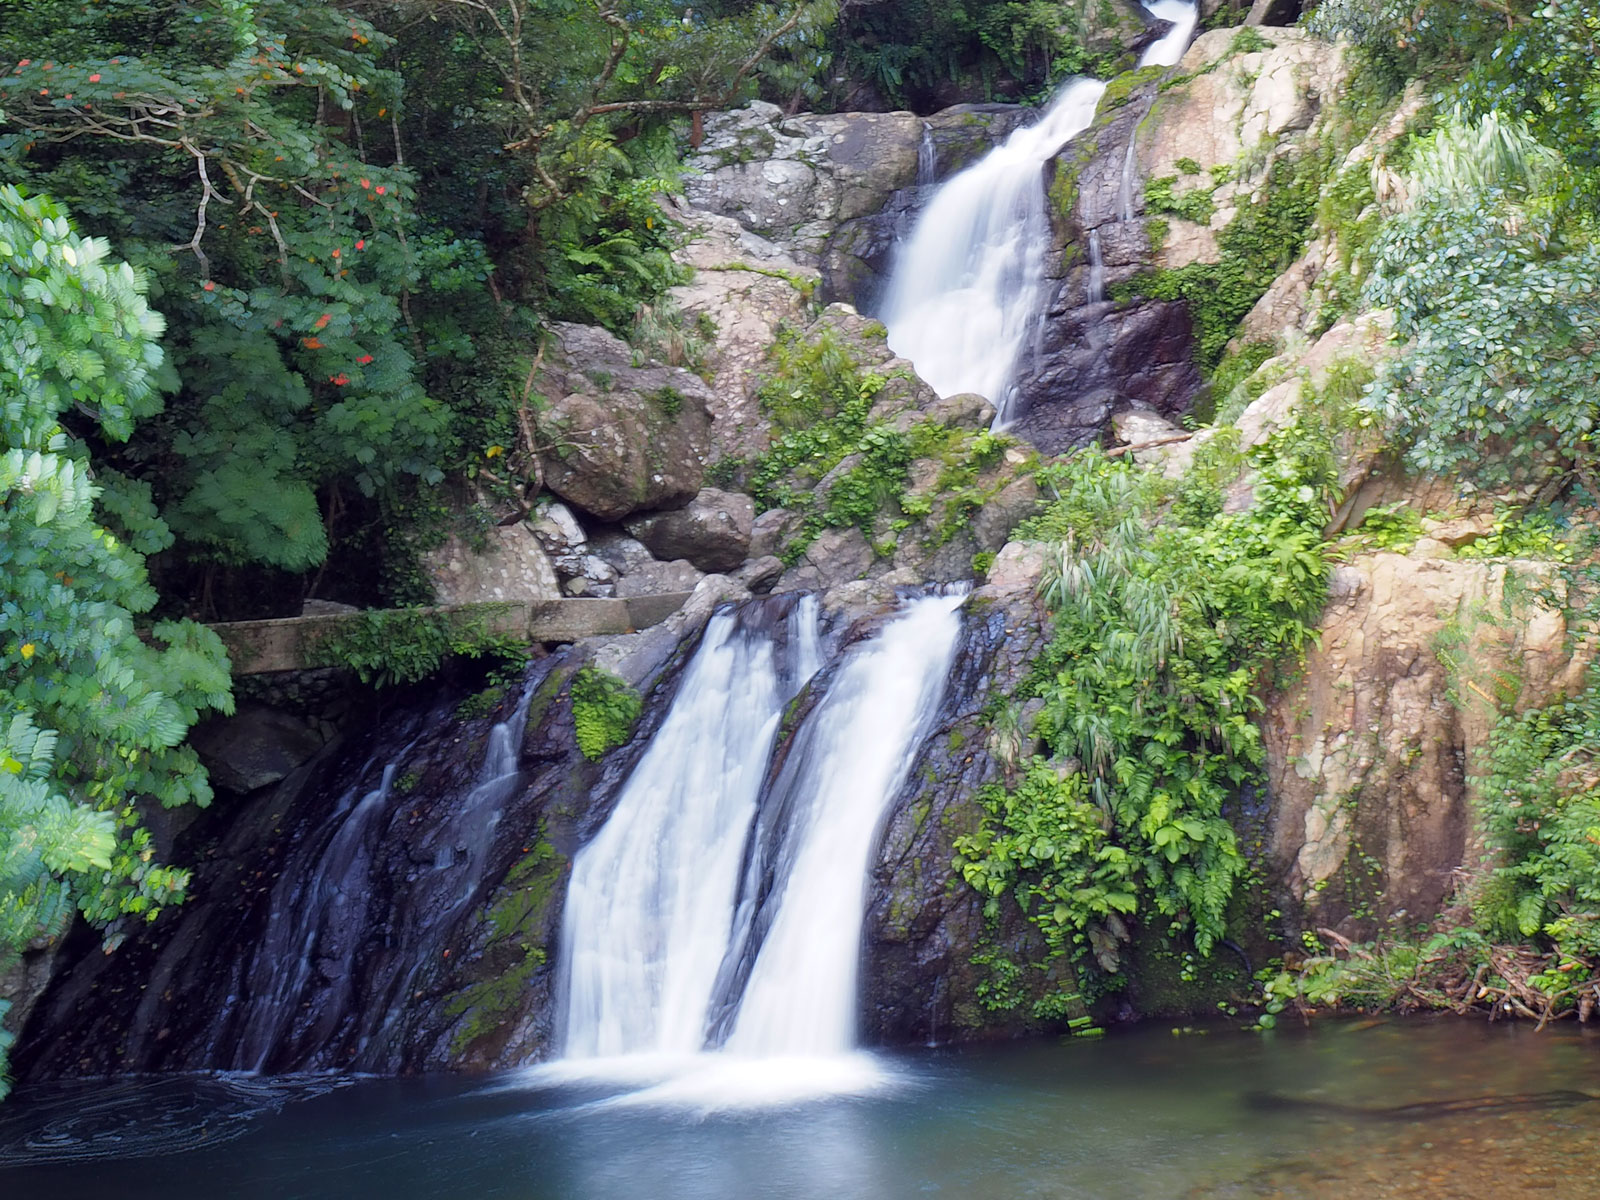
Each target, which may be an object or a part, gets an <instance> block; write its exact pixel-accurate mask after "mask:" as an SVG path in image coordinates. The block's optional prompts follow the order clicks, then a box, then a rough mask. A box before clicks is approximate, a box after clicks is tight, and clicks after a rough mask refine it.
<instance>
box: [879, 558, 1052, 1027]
mask: <svg viewBox="0 0 1600 1200" xmlns="http://www.w3.org/2000/svg"><path fill="white" fill-rule="evenodd" d="M1019 550H1020V548H1019ZM1012 557H1015V555H1013V556H1012ZM1034 575H1035V572H1034V571H1033V570H1030V569H1022V570H1020V571H1018V572H1012V573H1009V574H1006V575H1005V576H1004V577H1005V579H1006V580H1007V582H1005V583H1003V584H1002V585H1001V586H998V587H996V586H992V585H991V586H989V587H985V588H981V589H979V590H978V591H977V592H976V593H974V595H973V599H972V600H971V601H969V605H968V609H969V615H968V616H967V618H966V623H965V628H964V630H963V633H962V642H961V647H960V649H959V651H958V652H957V656H956V662H955V665H954V666H953V667H952V668H951V672H950V681H949V684H948V686H947V687H946V690H945V696H944V700H943V702H942V705H941V708H940V711H939V716H938V720H937V721H936V723H935V725H934V728H933V733H932V734H931V736H930V737H929V738H928V740H927V741H926V742H925V743H924V745H923V747H922V750H921V752H920V753H919V755H918V757H917V760H916V762H915V764H914V765H913V767H912V770H911V776H910V778H909V780H908V781H907V783H906V785H905V787H904V789H903V790H902V793H901V795H900V797H899V799H898V800H897V801H896V803H895V806H894V808H893V810H892V811H891V814H890V817H889V820H888V822H887V824H886V826H885V828H884V831H883V835H882V841H881V844H880V846H879V849H878V852H877V856H876V859H875V863H874V866H873V870H872V876H871V889H870V898H869V901H868V908H867V918H866V924H865V932H864V938H863V946H862V978H861V990H862V993H861V1016H860V1019H861V1034H862V1037H863V1038H864V1039H865V1040H866V1041H867V1042H869V1043H876V1044H886V1045H901V1044H910V1043H914V1042H922V1043H926V1042H930V1041H932V1042H958V1041H969V1040H972V1039H974V1038H986V1037H1008V1036H1015V1035H1019V1034H1023V1033H1027V1032H1031V1031H1034V1030H1037V1029H1039V1028H1042V1025H1041V1023H1040V1022H1038V1021H1036V1020H1035V1019H1034V1018H1033V1016H1032V1015H1031V1011H1030V1010H1031V1006H1032V1001H1033V1000H1035V999H1038V998H1040V997H1041V996H1043V995H1045V994H1048V993H1049V992H1051V991H1053V990H1054V989H1055V988H1056V987H1058V986H1059V985H1060V984H1061V983H1063V982H1065V981H1069V980H1070V979H1071V978H1072V976H1071V971H1070V968H1069V967H1068V966H1067V964H1065V963H1064V962H1061V961H1059V960H1058V961H1057V962H1056V963H1055V964H1052V965H1051V967H1050V968H1048V969H1046V970H1043V971H1038V972H1028V973H1026V978H1025V979H1024V981H1023V984H1022V986H1023V988H1024V990H1026V991H1027V992H1028V994H1027V995H1026V996H1025V997H1024V999H1023V1002H1022V1003H1020V1004H1018V1005H1017V1007H1015V1008H1013V1009H1011V1010H1009V1011H993V1010H990V1009H989V1008H987V1007H985V1006H984V1005H983V1004H982V1003H981V1001H980V1000H979V985H980V983H982V982H984V981H985V980H987V979H988V968H987V967H986V966H984V965H983V964H982V963H975V962H974V961H973V958H974V956H975V955H979V956H982V955H984V954H986V953H997V954H998V955H1000V956H1002V957H1005V958H1008V959H1010V960H1011V961H1012V962H1016V963H1031V962H1042V961H1044V959H1045V957H1046V954H1045V947H1044V943H1043V939H1042V938H1041V937H1040V936H1039V934H1038V932H1037V931H1036V930H1035V929H1034V928H1033V927H1032V926H1031V925H1030V924H1029V923H1028V921H1027V920H1026V918H1024V917H1023V916H1022V914H1021V912H1020V911H1019V910H1018V909H1017V907H1016V905H1014V904H1011V903H1009V902H1008V903H1005V904H1003V905H1002V906H1001V915H1000V917H999V918H998V920H997V921H996V922H994V923H990V922H989V921H988V920H987V919H986V918H985V917H984V914H983V907H984V900H983V897H981V896H979V895H978V893H977V892H975V891H974V890H973V889H971V888H969V887H968V886H967V885H966V883H965V882H964V881H963V880H962V879H961V878H960V877H959V876H958V875H957V874H956V871H955V868H954V865H953V863H954V858H955V849H954V844H955V839H956V838H957V837H959V836H961V835H962V834H967V833H973V832H975V831H976V830H977V828H978V823H979V818H980V816H981V812H980V810H979V809H978V807H977V806H976V805H975V804H973V803H972V797H973V794H974V793H975V792H976V791H977V790H978V789H979V788H981V787H982V786H984V785H985V784H988V783H993V782H996V781H1002V780H1003V779H1004V770H1005V769H1004V766H1003V764H1002V763H1001V762H999V761H998V760H997V759H996V757H995V755H994V753H993V752H992V750H991V747H990V745H989V742H988V737H989V730H988V726H987V721H986V719H985V716H984V711H985V708H986V706H987V705H988V704H989V703H990V702H991V701H992V700H993V699H994V698H995V697H996V696H1000V695H1005V694H1007V693H1008V692H1010V691H1011V690H1012V689H1013V688H1014V687H1015V686H1016V685H1017V684H1018V683H1019V682H1020V681H1021V680H1022V679H1023V678H1024V677H1025V676H1026V674H1027V672H1028V669H1029V666H1030V664H1031V663H1032V661H1033V658H1034V656H1035V655H1036V654H1037V653H1038V651H1039V650H1040V648H1041V645H1042V642H1041V638H1043V637H1044V636H1045V635H1044V634H1043V633H1041V631H1040V625H1039V622H1038V618H1037V616H1036V615H1035V614H1034V613H1033V611H1032V600H1031V595H1032V587H1033V579H1034ZM1069 986H1070V985H1069Z"/></svg>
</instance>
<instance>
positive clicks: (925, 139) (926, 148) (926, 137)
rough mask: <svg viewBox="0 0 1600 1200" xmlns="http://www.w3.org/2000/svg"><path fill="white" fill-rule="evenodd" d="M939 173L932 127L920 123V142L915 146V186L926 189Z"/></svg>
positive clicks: (937, 155)
mask: <svg viewBox="0 0 1600 1200" xmlns="http://www.w3.org/2000/svg"><path fill="white" fill-rule="evenodd" d="M938 173H939V148H938V147H937V146H935V145H934V144H933V126H932V125H929V124H928V123H927V122H926V121H924V122H923V123H922V141H921V142H920V143H918V145H917V186H918V187H928V186H930V185H932V184H933V182H934V180H935V178H936V177H937V176H938Z"/></svg>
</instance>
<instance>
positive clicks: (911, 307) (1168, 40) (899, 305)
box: [882, 0, 1199, 428]
mask: <svg viewBox="0 0 1600 1200" xmlns="http://www.w3.org/2000/svg"><path fill="white" fill-rule="evenodd" d="M1145 7H1146V9H1147V11H1149V13H1150V14H1151V15H1152V16H1154V17H1156V18H1157V19H1159V20H1163V21H1171V22H1173V25H1172V28H1171V29H1170V30H1168V31H1167V33H1165V34H1163V35H1162V36H1161V37H1160V38H1159V39H1157V40H1156V41H1155V42H1153V43H1151V45H1150V46H1149V47H1148V48H1147V49H1146V50H1145V52H1144V55H1143V56H1142V57H1141V58H1140V60H1139V65H1140V66H1141V67H1146V66H1172V65H1173V64H1175V63H1176V62H1177V61H1178V60H1179V59H1180V58H1182V57H1183V52H1184V50H1185V49H1186V48H1187V47H1188V45H1189V39H1190V38H1191V37H1192V36H1193V34H1194V28H1195V23H1196V21H1197V20H1198V19H1199V10H1198V7H1197V6H1196V5H1195V4H1194V3H1193V2H1192V0H1155V3H1152V4H1147V5H1146V6H1145ZM1104 92H1105V84H1103V83H1101V82H1100V81H1098V80H1094V79H1075V80H1073V81H1072V82H1070V83H1068V84H1067V85H1066V87H1064V88H1063V89H1062V90H1061V92H1060V93H1059V94H1058V95H1057V97H1056V99H1055V101H1054V102H1053V103H1052V104H1051V105H1050V107H1049V108H1048V109H1046V110H1045V113H1044V115H1043V116H1042V117H1040V119H1039V121H1038V122H1037V123H1036V124H1034V125H1030V126H1027V127H1025V128H1022V129H1019V130H1017V131H1016V132H1015V133H1013V134H1012V135H1011V136H1010V137H1009V138H1007V139H1006V140H1005V141H1004V142H1002V143H1001V144H1000V145H998V146H996V147H995V148H994V149H993V150H991V151H990V152H989V153H988V154H987V155H985V156H984V157H983V158H982V159H980V160H979V161H978V162H976V163H974V164H973V165H972V166H971V167H968V168H967V169H966V170H965V171H963V172H961V173H960V174H959V175H956V176H955V177H954V178H952V179H950V180H949V181H948V182H946V183H945V184H944V186H943V187H941V188H940V189H939V191H938V192H937V193H936V194H935V195H934V198H933V201H932V202H931V203H930V204H929V205H928V207H927V209H926V210H924V212H923V214H922V216H921V217H920V218H919V219H918V221H917V224H916V227H915V228H914V229H913V230H912V233H911V236H910V238H909V239H908V240H907V242H906V244H905V245H904V246H903V247H902V248H901V250H900V252H899V254H898V255H897V257H896V261H895V268H894V272H893V275H892V276H891V278H890V280H889V286H888V290H887V293H886V295H885V299H884V305H883V313H882V317H883V323H884V325H886V326H887V327H888V330H889V345H890V346H891V347H892V348H893V349H894V351H895V352H896V353H897V354H900V355H902V356H903V357H905V358H908V359H910V360H911V361H912V363H913V364H915V366H916V368H917V374H919V375H920V376H922V378H923V379H924V380H926V381H927V383H928V385H929V386H930V387H932V388H933V390H934V391H936V392H938V393H939V394H940V395H941V396H952V395H955V394H957V393H960V392H976V393H978V394H979V395H980V396H984V397H986V398H987V399H988V400H989V401H990V402H991V403H992V404H993V405H994V406H995V413H996V415H995V427H996V428H1002V427H1004V426H1005V425H1006V424H1007V422H1008V421H1009V419H1010V417H1011V415H1012V410H1013V407H1014V406H1013V403H1012V401H1013V396H1012V391H1013V385H1014V379H1015V375H1016V371H1017V366H1018V363H1019V361H1020V360H1021V358H1022V355H1023V351H1024V349H1025V348H1026V346H1027V345H1028V343H1029V341H1030V339H1032V338H1033V337H1034V336H1035V335H1036V333H1037V331H1038V328H1039V323H1040V318H1041V316H1042V310H1043V308H1044V304H1045V302H1046V300H1047V298H1048V292H1049V287H1048V280H1047V279H1046V277H1045V254H1046V252H1047V250H1048V247H1049V245H1050V222H1049V216H1048V214H1047V212H1046V208H1045V205H1046V197H1045V191H1044V166H1045V164H1046V163H1048V162H1049V161H1050V160H1051V159H1052V158H1054V157H1055V156H1056V155H1057V154H1059V153H1060V152H1061V148H1062V147H1063V146H1065V145H1066V144H1067V143H1068V142H1070V141H1071V140H1072V139H1073V138H1075V137H1076V136H1077V135H1078V134H1080V133H1082V132H1083V131H1084V130H1085V129H1087V128H1088V127H1089V125H1090V123H1091V122H1092V121H1093V120H1094V114H1095V108H1096V106H1097V105H1098V104H1099V103H1100V97H1101V95H1102V94H1103V93H1104ZM1129 154H1130V156H1131V154H1132V145H1131V143H1130V145H1129ZM1125 207H1128V208H1131V198H1130V199H1129V201H1128V203H1127V204H1126V205H1125ZM1129 215H1130V217H1131V213H1130V214H1129Z"/></svg>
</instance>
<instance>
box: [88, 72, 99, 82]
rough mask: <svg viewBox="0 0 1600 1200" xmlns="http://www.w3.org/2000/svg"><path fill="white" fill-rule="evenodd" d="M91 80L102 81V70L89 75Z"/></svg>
mask: <svg viewBox="0 0 1600 1200" xmlns="http://www.w3.org/2000/svg"><path fill="white" fill-rule="evenodd" d="M89 82H90V83H99V82H100V72H98V71H96V72H95V73H94V74H93V75H91V76H89Z"/></svg>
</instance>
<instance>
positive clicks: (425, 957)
mask: <svg viewBox="0 0 1600 1200" xmlns="http://www.w3.org/2000/svg"><path fill="white" fill-rule="evenodd" d="M533 692H534V689H533V688H532V687H527V688H525V689H524V691H523V694H522V697H521V699H520V701H519V702H518V704H517V706H516V708H515V710H514V711H513V712H512V714H511V715H510V716H509V717H508V718H506V720H504V721H501V722H500V723H498V724H496V725H495V726H494V727H493V728H492V729H491V730H490V732H489V739H488V746H487V748H486V750H485V754H484V761H483V766H482V767H481V768H480V769H479V772H478V780H477V783H476V785H475V786H474V787H473V789H472V790H471V791H470V792H469V793H468V794H467V795H466V796H465V797H464V798H463V800H462V802H461V803H460V804H459V805H458V806H457V807H456V808H455V810H454V811H453V813H452V817H451V820H450V822H449V823H448V825H447V826H445V828H444V829H443V830H442V831H441V832H440V834H439V836H438V837H437V839H436V841H437V843H438V846H437V848H436V849H435V850H434V851H433V864H432V869H433V870H434V871H436V872H450V873H451V874H452V876H453V877H454V878H455V879H456V880H457V881H458V882H457V883H456V885H455V887H454V891H453V895H452V896H451V897H450V898H449V900H448V901H447V902H446V903H445V904H443V905H442V906H440V907H439V908H438V909H436V910H435V911H434V912H433V913H432V914H431V915H432V917H433V922H432V927H433V928H434V929H436V930H448V929H449V928H450V924H451V922H452V921H453V920H454V919H455V918H457V917H459V916H460V915H461V914H462V912H463V911H464V910H465V909H466V907H467V906H468V905H469V904H470V903H472V901H473V900H475V899H477V898H478V895H479V892H480V890H481V888H482V883H483V871H484V868H485V859H486V857H487V850H488V846H489V841H490V838H491V837H492V836H493V832H494V828H495V826H496V824H498V822H499V819H500V806H501V805H502V804H503V803H504V801H505V800H506V798H507V797H508V796H509V795H510V793H511V792H512V790H513V789H514V788H515V787H516V786H517V782H518V778H519V776H518V771H517V749H518V745H519V736H520V734H521V731H522V728H523V725H524V723H525V721H526V719H527V715H528V703H529V701H530V700H531V699H532V698H533ZM415 744H416V740H415V739H413V740H412V741H410V742H408V743H407V744H406V745H405V746H404V747H402V748H401V750H400V751H399V753H398V754H396V755H394V757H393V758H392V759H391V760H390V761H389V762H388V763H387V765H385V766H384V768H383V773H382V778H381V780H380V781H379V783H378V786H377V787H375V788H373V789H372V790H370V791H368V792H367V793H366V794H365V795H363V796H362V797H361V799H360V801H359V802H358V803H354V804H352V801H353V800H354V798H355V794H356V793H355V792H354V791H352V792H348V793H346V795H345V796H344V797H342V798H341V800H340V804H341V806H342V809H343V811H344V812H345V814H346V815H345V816H344V817H343V819H342V820H341V821H340V822H339V823H338V825H337V828H336V829H335V830H334V832H333V834H332V836H331V837H330V838H329V840H328V842H327V845H326V848H325V849H323V850H322V851H321V853H320V855H319V856H318V858H317V860H316V866H315V869H314V870H310V871H306V872H303V873H302V872H289V871H286V872H284V873H283V875H282V876H281V877H280V879H279V881H278V885H277V887H276V889H275V894H274V904H273V908H272V915H271V917H270V918H269V920H268V924H267V930H266V934H265V936H264V938H263V941H262V948H261V951H260V953H258V954H257V955H256V957H255V961H254V964H253V966H252V970H251V975H250V985H251V986H250V999H249V1003H248V1005H247V1007H246V1009H245V1011H244V1015H243V1018H242V1021H241V1025H242V1032H241V1034H240V1038H239V1044H238V1049H237V1051H236V1055H235V1057H236V1062H235V1065H236V1066H238V1067H241V1068H244V1069H247V1070H254V1071H261V1070H264V1069H265V1068H266V1067H267V1066H268V1065H269V1062H270V1060H271V1058H272V1056H273V1055H274V1054H275V1053H277V1052H278V1051H279V1050H280V1049H281V1047H282V1045H283V1043H284V1041H285V1039H286V1038H288V1037H289V1036H290V1035H291V1032H292V1029H293V1026H294V1024H295V1022H296V1020H297V1019H299V1018H300V1017H301V1016H302V1013H301V1004H302V998H303V995H304V993H305V992H306V990H307V985H308V984H309V983H310V982H311V980H312V976H313V974H314V973H319V974H321V975H323V976H328V977H331V978H332V979H333V980H335V981H336V984H337V986H336V994H335V995H333V996H331V997H328V996H324V997H322V998H321V999H320V1000H319V1003H318V1009H319V1010H320V1012H321V1013H322V1014H323V1018H322V1019H324V1020H326V1021H330V1022H331V1021H337V1020H338V1019H339V1018H340V1017H341V1016H342V1014H343V1013H344V1011H345V1007H346V1001H347V1000H348V998H349V991H350V988H351V985H352V980H351V973H350V970H349V964H350V960H351V958H352V956H353V955H354V954H355V950H356V947H355V945H354V944H352V943H351V942H350V941H349V940H348V931H343V930H342V923H341V922H340V921H339V920H338V919H337V918H338V916H339V915H340V914H339V910H340V909H341V908H343V907H344V906H346V905H348V904H356V905H360V904H364V903H365V902H366V897H367V895H368V893H369V892H370V890H371V878H370V876H371V870H372V845H371V843H372V841H373V840H374V839H375V837H376V836H377V835H378V833H379V832H380V826H381V824H382V823H383V822H384V821H385V820H386V819H387V818H386V814H387V812H388V809H389V801H390V797H391V791H392V788H393V784H394V776H395V769H396V767H397V766H398V764H399V763H401V762H403V761H404V760H405V758H406V756H407V754H409V753H410V751H411V748H412V746H414V745H415ZM370 765H375V764H370ZM303 878H310V879H312V880H313V881H314V882H313V883H312V885H311V887H310V888H309V889H306V890H304V891H297V887H298V881H299V880H301V879H303ZM432 958H433V956H432V954H429V953H426V952H423V953H419V954H416V955H414V965H413V967H412V969H411V971H410V972H409V973H407V974H405V975H404V977H403V978H400V979H399V980H398V981H397V984H396V986H394V987H393V988H392V989H391V991H392V995H391V996H390V998H389V1003H388V1004H387V1005H386V1006H385V1007H384V1008H383V1009H381V1010H379V1012H378V1013H375V1014H373V1015H372V1017H371V1019H370V1021H369V1024H370V1028H369V1029H366V1030H364V1031H363V1034H362V1037H361V1041H360V1053H361V1054H363V1055H365V1054H366V1053H367V1052H368V1050H369V1043H371V1042H372V1041H373V1040H374V1039H378V1040H381V1039H382V1038H383V1037H384V1036H385V1035H386V1033H387V1032H389V1031H391V1030H393V1029H396V1028H398V1022H397V1020H396V1018H397V1016H398V1010H399V1008H400V1006H401V1005H402V1004H403V1003H404V999H405V998H406V997H408V996H410V994H411V988H410V985H411V981H412V979H413V978H414V976H415V974H416V971H417V970H418V969H419V967H420V966H421V964H422V963H424V962H430V961H432ZM332 962H338V963H340V964H342V965H341V967H340V969H339V970H330V969H329V967H330V963H332ZM286 963H287V964H292V965H291V966H289V967H288V968H287V969H286V968H285V964H286ZM363 1065H365V1064H363Z"/></svg>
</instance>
